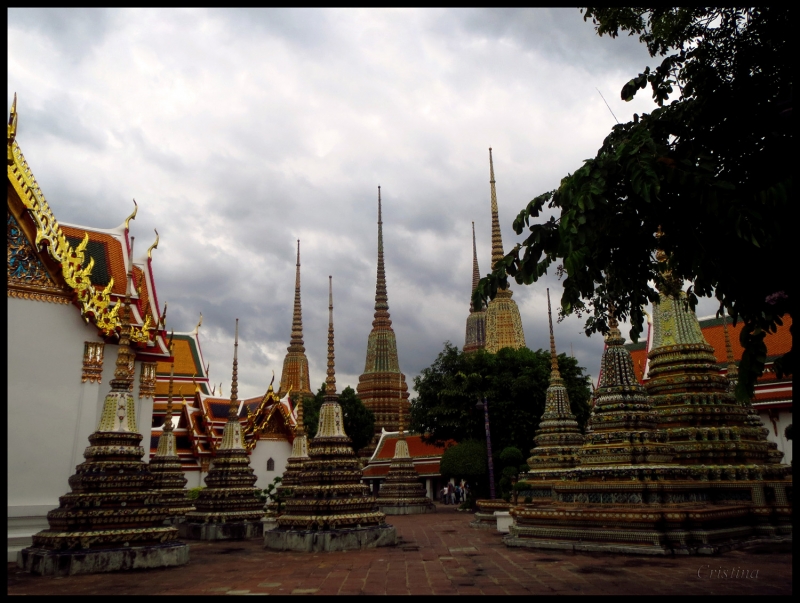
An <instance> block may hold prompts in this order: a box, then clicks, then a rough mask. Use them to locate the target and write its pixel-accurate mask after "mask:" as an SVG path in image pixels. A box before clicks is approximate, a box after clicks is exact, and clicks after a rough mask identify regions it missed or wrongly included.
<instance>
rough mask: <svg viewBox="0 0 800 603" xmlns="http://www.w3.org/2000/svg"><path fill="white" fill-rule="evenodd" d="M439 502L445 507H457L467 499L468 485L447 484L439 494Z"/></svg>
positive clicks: (463, 483)
mask: <svg viewBox="0 0 800 603" xmlns="http://www.w3.org/2000/svg"><path fill="white" fill-rule="evenodd" d="M439 495H440V497H441V501H442V502H443V503H444V504H446V505H459V504H461V503H462V502H464V501H466V500H467V499H468V498H469V484H467V483H466V482H462V483H461V484H454V483H452V482H449V483H447V484H446V485H445V486H444V487H443V488H442V490H441V492H439Z"/></svg>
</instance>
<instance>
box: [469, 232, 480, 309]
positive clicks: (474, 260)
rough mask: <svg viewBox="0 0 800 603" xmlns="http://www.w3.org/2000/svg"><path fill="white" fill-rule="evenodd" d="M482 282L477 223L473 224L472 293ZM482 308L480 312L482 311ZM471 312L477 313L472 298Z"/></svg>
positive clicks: (470, 300)
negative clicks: (476, 233)
mask: <svg viewBox="0 0 800 603" xmlns="http://www.w3.org/2000/svg"><path fill="white" fill-rule="evenodd" d="M480 280H481V271H480V269H479V268H478V248H477V247H476V246H475V222H474V221H473V222H472V293H475V289H477V288H478V282H479V281H480ZM481 309H482V308H480V309H479V310H478V311H480V310H481ZM469 311H470V314H471V313H472V312H474V311H475V306H474V304H473V303H472V296H470V298H469Z"/></svg>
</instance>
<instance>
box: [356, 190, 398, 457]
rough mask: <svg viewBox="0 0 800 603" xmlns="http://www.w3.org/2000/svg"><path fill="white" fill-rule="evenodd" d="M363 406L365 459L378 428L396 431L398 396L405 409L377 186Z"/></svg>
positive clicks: (361, 379)
mask: <svg viewBox="0 0 800 603" xmlns="http://www.w3.org/2000/svg"><path fill="white" fill-rule="evenodd" d="M356 391H357V392H358V397H359V398H360V399H361V402H363V403H364V406H366V407H367V408H369V409H370V410H371V411H372V412H373V413H374V414H375V438H374V439H373V441H372V443H371V444H370V445H369V446H368V447H367V448H366V449H365V450H363V451H361V453H360V454H361V455H362V456H369V455H370V454H371V453H372V451H373V450H374V449H375V446H376V445H377V443H378V437H379V436H380V433H381V429H386V431H397V426H398V424H399V421H398V407H397V398H398V396H402V399H403V403H402V406H403V409H404V410H407V409H408V395H409V394H408V386H407V385H406V376H405V375H404V374H403V373H401V372H400V364H399V362H398V359H397V341H396V340H395V335H394V330H393V329H392V321H391V319H390V318H389V296H388V295H387V293H386V272H385V270H384V266H383V221H382V220H381V187H380V186H379V187H378V277H377V283H376V285H375V318H374V320H373V321H372V331H371V332H370V334H369V338H368V339H367V362H366V364H365V366H364V373H363V374H362V375H361V376H360V377H359V378H358V387H357V388H356Z"/></svg>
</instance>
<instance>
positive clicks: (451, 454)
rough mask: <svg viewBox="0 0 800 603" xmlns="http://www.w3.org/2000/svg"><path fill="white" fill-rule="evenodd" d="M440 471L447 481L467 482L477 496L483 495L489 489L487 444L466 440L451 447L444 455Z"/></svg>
mask: <svg viewBox="0 0 800 603" xmlns="http://www.w3.org/2000/svg"><path fill="white" fill-rule="evenodd" d="M439 470H440V471H441V473H442V477H444V478H445V479H450V478H456V479H463V480H466V481H467V482H468V483H469V484H470V488H471V489H472V490H473V491H475V492H474V493H475V494H478V493H483V492H484V491H485V490H487V489H488V484H487V480H486V476H487V475H488V471H489V465H488V462H487V456H486V444H484V443H483V442H480V441H477V440H466V441H464V442H461V443H460V444H455V445H453V446H449V447H448V448H447V450H445V451H444V453H443V454H442V460H441V462H440V463H439Z"/></svg>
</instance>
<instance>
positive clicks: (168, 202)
mask: <svg viewBox="0 0 800 603" xmlns="http://www.w3.org/2000/svg"><path fill="white" fill-rule="evenodd" d="M8 16H9V25H8V28H9V30H8V49H9V59H8V91H7V98H8V103H7V106H9V107H10V105H11V100H12V98H13V94H14V92H16V93H17V94H18V97H19V100H18V111H19V130H18V135H17V140H18V141H19V143H20V146H21V147H22V149H23V152H24V153H25V156H26V158H27V160H28V162H29V164H30V166H31V168H32V169H33V171H34V174H35V175H36V177H37V180H38V181H39V184H40V186H41V187H42V190H43V191H44V193H45V195H46V197H47V199H48V201H49V203H50V205H51V207H52V209H53V211H54V213H55V215H56V217H57V218H58V220H59V221H61V222H65V223H76V224H82V225H86V226H92V227H99V228H112V227H115V226H117V225H118V224H120V223H121V222H122V221H123V220H124V219H125V217H126V216H127V215H128V214H129V213H130V212H131V210H132V201H131V200H132V199H133V198H135V199H136V200H137V202H138V203H139V214H138V216H137V218H136V220H135V221H134V222H132V224H131V232H132V234H133V235H134V236H135V237H136V250H135V255H139V254H141V253H143V252H144V250H145V249H146V247H147V246H149V245H150V243H151V242H152V241H153V239H154V234H153V229H154V228H158V231H159V233H160V236H161V241H160V244H159V247H158V250H156V251H154V252H153V257H154V273H155V278H156V283H157V289H158V295H159V299H160V301H161V302H162V303H163V301H164V300H167V301H168V302H169V313H168V320H167V326H168V328H171V329H175V331H176V332H178V331H190V330H191V329H192V328H193V327H194V325H195V324H196V322H197V317H198V314H199V313H200V312H201V311H202V313H203V316H204V322H203V327H202V329H201V342H202V346H203V352H204V355H205V358H206V361H208V362H210V363H211V379H212V381H216V382H219V381H224V382H225V386H224V387H225V391H226V392H228V391H229V387H230V385H229V383H230V376H231V372H230V367H231V355H232V351H233V327H234V319H235V318H237V317H238V318H239V319H240V346H239V356H240V364H239V366H240V371H239V375H240V389H239V391H240V395H244V396H255V395H258V394H260V393H263V391H264V390H265V388H266V386H267V384H268V382H269V379H270V378H271V373H272V371H273V370H274V371H275V373H276V374H277V376H278V378H279V377H280V371H281V366H282V362H283V357H284V354H285V352H286V346H287V345H288V340H289V334H290V331H291V312H292V299H293V295H294V264H295V241H296V239H300V240H301V256H302V257H301V262H302V294H303V297H302V301H303V325H304V329H305V333H304V334H305V345H306V350H307V355H308V358H309V362H310V371H311V377H312V387H313V388H314V389H316V388H317V387H318V386H319V384H320V383H321V382H322V381H323V379H324V376H325V360H326V357H325V355H326V331H327V284H328V283H327V276H328V275H329V274H331V275H333V287H334V307H335V309H334V323H335V329H336V367H337V383H338V386H339V390H340V391H341V389H342V388H344V387H345V386H346V385H351V386H353V387H355V386H356V384H357V383H358V375H359V374H360V373H361V372H362V371H363V369H364V360H365V354H366V344H367V335H368V333H369V331H370V329H371V321H372V314H373V312H374V295H375V271H376V251H377V226H376V221H377V187H378V185H381V187H382V193H383V195H382V196H383V219H384V241H385V253H386V272H387V283H388V291H389V308H390V312H391V316H392V321H393V326H394V329H395V332H396V334H397V344H398V351H399V355H400V365H401V368H402V370H403V372H404V373H405V374H406V377H407V378H408V380H409V382H412V381H413V377H414V376H416V375H418V374H419V373H420V371H421V370H422V369H424V368H425V367H427V366H429V365H430V364H431V363H432V362H433V360H434V359H435V358H436V355H437V354H438V353H439V352H440V351H441V350H442V347H443V342H444V341H446V340H449V341H452V342H453V343H455V344H456V345H458V346H462V345H463V343H464V330H465V321H466V317H467V314H468V309H469V295H470V287H471V278H472V276H471V266H472V241H471V222H472V221H474V222H475V228H476V233H477V247H478V261H479V264H480V268H481V273H482V274H486V273H487V272H488V271H489V258H490V218H491V216H490V208H489V165H488V163H489V162H488V147H489V146H492V147H493V155H494V163H495V176H496V180H497V194H498V203H499V207H500V221H501V225H502V230H503V242H504V244H505V248H506V251H508V250H509V249H510V248H511V247H512V246H513V245H514V243H515V242H516V241H517V240H518V237H516V235H515V234H514V232H513V229H512V228H511V224H512V221H513V219H514V217H515V216H516V214H517V213H518V212H519V210H520V209H522V208H523V207H524V205H525V204H526V203H527V202H528V201H529V200H530V199H532V198H533V197H534V196H536V195H538V194H541V193H543V192H545V191H547V190H550V189H552V188H555V187H556V186H557V185H558V183H559V181H560V179H561V178H562V177H563V176H565V175H566V174H567V173H570V172H573V171H575V169H577V168H578V167H580V165H581V162H582V160H583V159H586V158H588V157H593V156H594V155H595V153H596V151H597V149H598V148H599V146H600V145H601V143H602V140H603V138H604V137H605V136H606V135H607V134H608V132H609V130H610V128H611V126H612V125H613V124H614V123H615V122H614V117H613V116H612V114H611V112H610V111H609V108H608V107H606V105H605V103H604V102H603V99H602V98H601V97H600V95H599V94H598V90H599V91H601V92H602V93H603V95H604V96H605V99H606V100H607V101H608V103H609V105H610V107H611V109H612V110H613V112H614V114H615V115H616V118H617V119H619V120H620V121H627V120H629V119H630V118H631V116H632V115H633V113H634V112H639V113H641V112H647V111H650V110H652V108H653V107H654V105H653V103H652V101H651V100H650V99H649V98H648V95H647V94H640V95H639V96H640V97H641V98H639V97H637V98H636V99H635V100H634V101H633V102H631V103H624V102H623V101H621V100H620V99H619V91H620V89H621V87H622V85H623V84H624V83H625V82H626V81H627V80H629V79H630V78H631V77H634V76H635V75H637V74H638V73H639V72H640V71H641V70H642V69H643V68H644V66H645V65H648V64H652V63H653V61H652V60H651V59H650V58H649V56H648V55H647V52H646V50H645V48H644V46H642V45H640V44H639V43H638V41H636V40H635V39H634V38H628V37H625V38H620V39H616V40H611V39H609V38H607V37H606V38H599V37H598V36H597V35H596V34H595V32H594V28H593V27H592V25H591V24H590V23H585V22H584V21H583V17H582V15H581V14H580V12H579V11H578V10H577V9H550V10H548V9H526V10H516V9H514V10H509V9H505V10H504V9H497V10H477V9H461V10H455V9H428V10H374V9H364V10H354V9H349V10H319V9H297V10H274V9H253V10H185V9H169V10H167V9H148V10H96V9H87V10H67V9H65V10H52V9H9V12H8ZM548 286H549V287H551V288H552V289H553V293H554V294H556V297H560V285H559V282H558V280H557V279H556V277H555V275H554V274H549V275H548V276H547V277H545V278H544V279H543V280H542V281H540V282H539V283H536V284H534V285H533V286H529V287H523V286H520V285H515V284H513V285H512V290H513V291H514V299H515V300H516V302H517V303H518V304H519V307H520V311H521V314H522V320H523V324H524V328H525V336H526V340H527V344H528V347H530V348H531V349H538V348H540V347H546V346H547V314H546V309H547V306H546V301H545V288H546V287H548ZM715 309H716V308H715V305H714V304H713V303H712V302H710V301H709V302H707V303H705V304H703V303H701V306H700V308H699V313H700V314H703V313H705V314H708V313H712V312H713V311H714V310H715ZM581 326H582V321H581V320H579V319H577V318H571V319H567V320H565V321H564V322H562V323H561V324H558V325H556V343H557V346H558V349H559V351H563V352H567V353H570V352H572V353H574V355H575V356H576V357H577V358H578V360H579V361H580V363H581V365H582V366H585V367H586V368H587V370H588V371H589V373H590V374H592V375H593V376H595V377H596V375H597V372H598V368H599V362H600V354H601V352H602V347H603V344H602V339H601V338H600V337H599V336H595V337H592V338H587V337H586V336H585V335H583V333H582V329H581ZM276 380H277V379H276Z"/></svg>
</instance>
